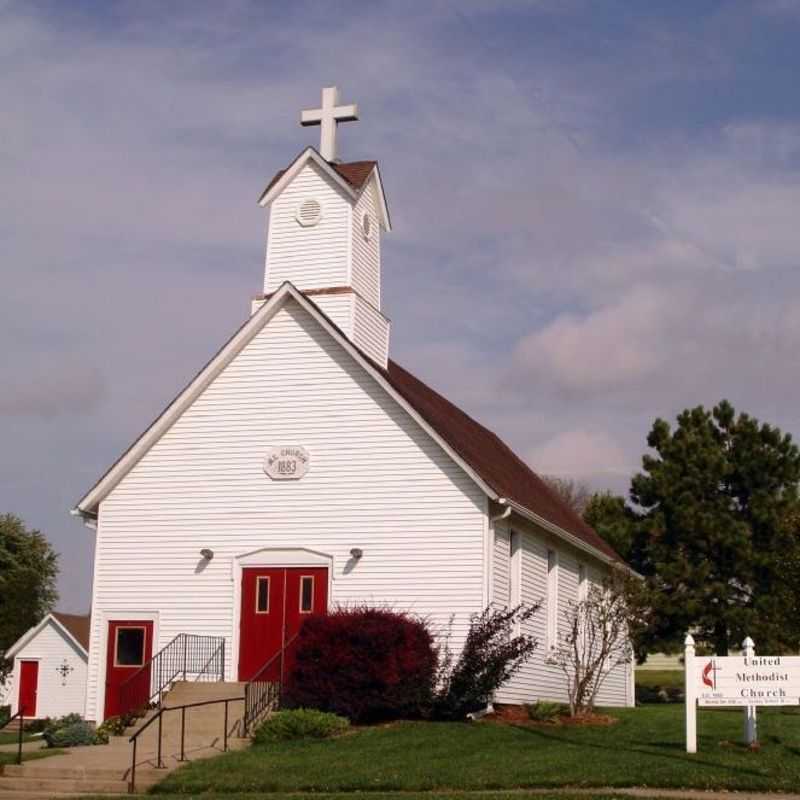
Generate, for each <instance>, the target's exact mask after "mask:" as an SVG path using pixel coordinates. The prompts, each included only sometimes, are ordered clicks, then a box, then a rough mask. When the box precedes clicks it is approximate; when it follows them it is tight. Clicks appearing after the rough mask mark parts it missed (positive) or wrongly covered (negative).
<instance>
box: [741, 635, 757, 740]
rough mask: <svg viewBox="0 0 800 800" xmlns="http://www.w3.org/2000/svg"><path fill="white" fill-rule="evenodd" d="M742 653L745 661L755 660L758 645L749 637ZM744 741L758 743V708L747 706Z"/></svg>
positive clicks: (745, 641) (743, 644)
mask: <svg viewBox="0 0 800 800" xmlns="http://www.w3.org/2000/svg"><path fill="white" fill-rule="evenodd" d="M742 651H743V652H744V657H745V660H747V659H750V660H752V659H753V658H755V655H756V645H755V642H754V641H753V640H752V639H751V638H750V637H749V636H748V637H747V638H746V639H745V640H744V642H742ZM744 740H745V742H746V743H747V744H748V745H752V744H755V743H756V742H757V741H758V734H757V731H756V706H745V708H744Z"/></svg>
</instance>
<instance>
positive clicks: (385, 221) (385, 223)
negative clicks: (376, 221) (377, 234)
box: [370, 163, 392, 233]
mask: <svg viewBox="0 0 800 800" xmlns="http://www.w3.org/2000/svg"><path fill="white" fill-rule="evenodd" d="M370 180H374V181H375V188H376V190H377V191H376V192H375V193H376V194H377V195H378V206H379V211H380V217H381V226H382V227H383V229H384V230H385V231H386V232H387V233H391V230H392V220H391V217H390V216H389V206H388V204H387V203H386V195H385V194H384V191H383V181H382V180H381V171H380V168H379V167H378V165H377V163H376V164H375V167H374V169H373V170H372V177H371V178H370Z"/></svg>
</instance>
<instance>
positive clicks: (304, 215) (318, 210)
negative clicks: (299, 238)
mask: <svg viewBox="0 0 800 800" xmlns="http://www.w3.org/2000/svg"><path fill="white" fill-rule="evenodd" d="M321 216H322V206H321V205H320V204H319V202H318V201H317V200H303V202H302V203H301V204H300V208H298V209H297V221H298V222H299V223H300V224H301V225H302V226H303V227H304V228H310V227H311V226H312V225H316V224H317V223H318V222H319V219H320V217H321Z"/></svg>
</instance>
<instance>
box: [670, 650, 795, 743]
mask: <svg viewBox="0 0 800 800" xmlns="http://www.w3.org/2000/svg"><path fill="white" fill-rule="evenodd" d="M684 646H685V651H684V654H685V666H684V669H685V679H686V752H687V753H696V752H697V707H698V705H699V706H701V707H709V708H714V707H719V706H727V707H729V708H730V707H731V706H740V707H743V708H744V740H745V742H747V744H755V742H756V741H757V740H758V736H757V728H756V708H757V706H797V705H800V656H757V655H756V653H755V645H754V644H753V640H752V639H751V638H750V637H749V636H748V637H747V638H746V639H745V640H744V642H742V651H743V655H741V656H707V657H701V658H698V656H697V654H696V652H695V646H694V639H693V638H692V637H691V635H688V636H687V637H686V640H685V641H684Z"/></svg>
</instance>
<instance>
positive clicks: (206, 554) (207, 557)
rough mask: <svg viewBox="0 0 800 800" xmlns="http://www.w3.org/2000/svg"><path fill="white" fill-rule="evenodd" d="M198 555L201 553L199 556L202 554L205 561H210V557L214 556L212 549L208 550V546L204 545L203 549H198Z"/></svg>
mask: <svg viewBox="0 0 800 800" xmlns="http://www.w3.org/2000/svg"><path fill="white" fill-rule="evenodd" d="M200 555H201V556H202V557H203V558H204V559H205V560H206V561H211V559H212V558H214V551H213V550H210V549H209V548H208V547H204V548H203V549H202V550H201V551H200Z"/></svg>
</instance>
